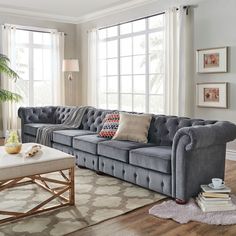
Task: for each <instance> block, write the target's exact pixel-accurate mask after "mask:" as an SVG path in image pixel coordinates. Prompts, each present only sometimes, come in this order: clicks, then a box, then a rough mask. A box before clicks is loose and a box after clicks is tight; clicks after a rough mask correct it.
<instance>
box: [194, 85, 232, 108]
mask: <svg viewBox="0 0 236 236" xmlns="http://www.w3.org/2000/svg"><path fill="white" fill-rule="evenodd" d="M196 93H197V96H196V98H197V106H199V107H215V108H227V107H228V83H227V82H222V83H198V84H197V87H196Z"/></svg>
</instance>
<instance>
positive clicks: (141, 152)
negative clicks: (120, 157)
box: [129, 146, 171, 174]
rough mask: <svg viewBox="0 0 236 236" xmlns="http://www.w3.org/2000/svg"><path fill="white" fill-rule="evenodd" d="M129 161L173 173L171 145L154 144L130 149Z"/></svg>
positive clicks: (136, 164) (151, 168)
mask: <svg viewBox="0 0 236 236" xmlns="http://www.w3.org/2000/svg"><path fill="white" fill-rule="evenodd" d="M129 163H130V164H132V165H135V166H140V167H144V168H147V169H150V170H156V171H159V172H162V173H166V174H170V173H171V147H169V146H154V147H147V148H138V149H135V150H131V151H130V156H129Z"/></svg>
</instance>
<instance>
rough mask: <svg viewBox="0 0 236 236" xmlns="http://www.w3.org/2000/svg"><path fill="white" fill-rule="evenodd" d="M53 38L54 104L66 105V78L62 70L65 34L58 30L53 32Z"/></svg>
mask: <svg viewBox="0 0 236 236" xmlns="http://www.w3.org/2000/svg"><path fill="white" fill-rule="evenodd" d="M51 40H52V44H51V45H52V82H53V84H52V89H53V105H65V79H64V73H63V72H62V62H63V60H64V44H65V43H64V42H65V34H64V33H63V32H57V31H56V32H55V31H54V32H51Z"/></svg>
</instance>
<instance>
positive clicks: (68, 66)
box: [62, 59, 79, 105]
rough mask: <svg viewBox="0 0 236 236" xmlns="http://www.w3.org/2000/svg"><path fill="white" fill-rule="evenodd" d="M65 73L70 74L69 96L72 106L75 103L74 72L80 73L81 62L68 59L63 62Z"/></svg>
mask: <svg viewBox="0 0 236 236" xmlns="http://www.w3.org/2000/svg"><path fill="white" fill-rule="evenodd" d="M62 70H63V72H68V77H67V79H68V81H69V95H70V105H72V102H73V97H72V94H73V89H72V88H73V85H72V80H73V72H79V60H77V59H66V60H63V67H62Z"/></svg>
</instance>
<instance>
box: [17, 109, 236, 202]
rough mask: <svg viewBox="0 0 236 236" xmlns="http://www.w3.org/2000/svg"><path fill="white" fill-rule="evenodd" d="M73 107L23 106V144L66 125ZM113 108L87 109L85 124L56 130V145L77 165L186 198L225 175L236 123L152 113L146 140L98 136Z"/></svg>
mask: <svg viewBox="0 0 236 236" xmlns="http://www.w3.org/2000/svg"><path fill="white" fill-rule="evenodd" d="M71 109H72V107H51V106H50V107H26V108H23V107H21V108H19V110H18V115H19V117H20V118H21V127H22V140H23V142H35V136H36V132H37V129H38V127H41V126H47V125H51V124H59V123H62V122H63V121H64V120H65V119H66V118H67V116H68V114H69V112H70V110H71ZM110 112H112V111H111V110H101V109H96V108H89V109H88V110H87V112H86V113H85V115H84V117H83V120H82V124H81V127H79V129H75V130H59V131H55V132H54V133H53V147H54V148H56V149H59V150H61V151H64V152H66V153H70V154H73V155H75V156H76V157H77V165H78V166H81V167H86V168H89V169H92V170H95V171H99V172H103V173H106V174H109V175H112V176H115V177H117V178H120V179H123V180H126V181H128V182H131V183H135V184H137V185H140V186H142V187H145V188H148V189H151V190H154V191H156V192H159V193H163V194H165V195H168V196H171V197H173V198H176V199H180V200H182V201H186V200H188V199H189V198H190V197H192V196H195V195H197V193H198V192H199V190H200V184H206V183H209V182H210V180H211V178H212V177H219V178H224V170H225V152H226V143H227V142H229V141H231V140H234V139H235V138H236V126H235V125H234V124H232V123H230V122H226V121H225V122H217V121H208V120H200V119H189V118H184V117H175V116H164V115H153V118H152V121H151V125H150V129H149V135H148V143H147V144H141V143H136V142H130V141H118V140H110V139H106V138H101V137H98V134H97V133H98V132H99V131H100V130H101V128H102V125H103V123H102V122H103V119H104V117H105V115H106V114H107V113H110Z"/></svg>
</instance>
